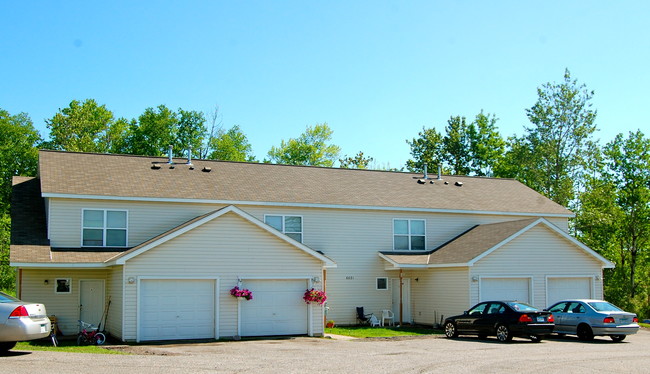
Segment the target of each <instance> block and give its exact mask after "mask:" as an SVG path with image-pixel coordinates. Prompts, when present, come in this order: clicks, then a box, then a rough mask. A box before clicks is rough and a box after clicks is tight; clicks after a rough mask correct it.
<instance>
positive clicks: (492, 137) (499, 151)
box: [467, 111, 506, 176]
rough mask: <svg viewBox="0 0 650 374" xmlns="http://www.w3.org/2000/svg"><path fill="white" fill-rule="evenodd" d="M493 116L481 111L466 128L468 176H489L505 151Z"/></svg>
mask: <svg viewBox="0 0 650 374" xmlns="http://www.w3.org/2000/svg"><path fill="white" fill-rule="evenodd" d="M496 122H497V118H496V117H495V116H494V115H490V114H484V113H483V111H481V112H480V113H479V114H477V115H476V118H475V119H474V121H473V122H472V123H471V124H470V125H469V126H468V129H467V133H468V135H467V137H468V138H469V143H470V144H469V153H470V160H469V161H470V171H469V172H470V174H473V175H479V176H491V175H492V174H493V171H494V168H495V167H496V165H497V164H498V163H499V162H500V160H501V158H502V157H503V154H504V151H505V145H506V143H505V141H504V140H503V138H502V137H501V134H499V131H498V130H497V126H496Z"/></svg>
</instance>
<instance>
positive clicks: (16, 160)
mask: <svg viewBox="0 0 650 374" xmlns="http://www.w3.org/2000/svg"><path fill="white" fill-rule="evenodd" d="M40 140H41V137H40V136H39V134H38V132H37V131H36V129H35V128H34V126H33V124H32V121H31V119H30V118H29V116H27V114H25V113H19V114H16V115H11V114H10V113H9V112H7V111H5V110H2V109H0V290H2V289H10V288H13V284H14V278H15V270H14V269H13V268H12V267H11V266H9V237H10V228H11V221H10V218H9V210H10V205H9V204H10V195H11V179H12V177H13V176H15V175H24V176H34V175H36V170H37V167H38V151H37V149H36V145H37V144H38V143H39V142H40Z"/></svg>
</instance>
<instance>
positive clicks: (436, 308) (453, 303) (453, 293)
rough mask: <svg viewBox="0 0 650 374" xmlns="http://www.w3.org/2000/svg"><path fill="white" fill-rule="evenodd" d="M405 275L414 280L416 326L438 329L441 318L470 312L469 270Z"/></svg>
mask: <svg viewBox="0 0 650 374" xmlns="http://www.w3.org/2000/svg"><path fill="white" fill-rule="evenodd" d="M404 274H405V277H406V276H408V277H409V278H411V299H412V300H413V301H412V304H413V305H412V314H413V320H414V322H415V323H416V324H423V325H431V326H436V325H437V324H439V323H441V319H443V318H446V317H451V316H453V315H457V314H461V313H463V311H464V310H467V309H468V303H469V289H468V287H467V284H468V282H469V269H468V268H466V267H454V268H433V269H428V270H420V271H417V272H415V271H408V272H405V273H404ZM415 278H417V279H418V280H417V281H415Z"/></svg>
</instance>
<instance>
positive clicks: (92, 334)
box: [77, 320, 106, 345]
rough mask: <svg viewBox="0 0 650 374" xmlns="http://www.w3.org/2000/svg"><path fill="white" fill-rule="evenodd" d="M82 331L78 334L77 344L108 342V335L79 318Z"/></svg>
mask: <svg viewBox="0 0 650 374" xmlns="http://www.w3.org/2000/svg"><path fill="white" fill-rule="evenodd" d="M79 327H80V328H81V332H80V333H79V335H77V345H91V344H92V345H102V344H104V343H105V342H106V335H104V334H102V333H101V332H99V331H97V327H95V326H94V325H92V324H90V323H86V322H84V321H82V320H79Z"/></svg>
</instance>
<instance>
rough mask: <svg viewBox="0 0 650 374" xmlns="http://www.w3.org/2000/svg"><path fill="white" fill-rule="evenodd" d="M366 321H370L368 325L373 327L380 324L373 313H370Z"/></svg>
mask: <svg viewBox="0 0 650 374" xmlns="http://www.w3.org/2000/svg"><path fill="white" fill-rule="evenodd" d="M368 322H369V323H370V326H372V327H375V326H380V323H379V319H377V317H375V315H374V314H373V315H371V316H370V318H369V319H368Z"/></svg>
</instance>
